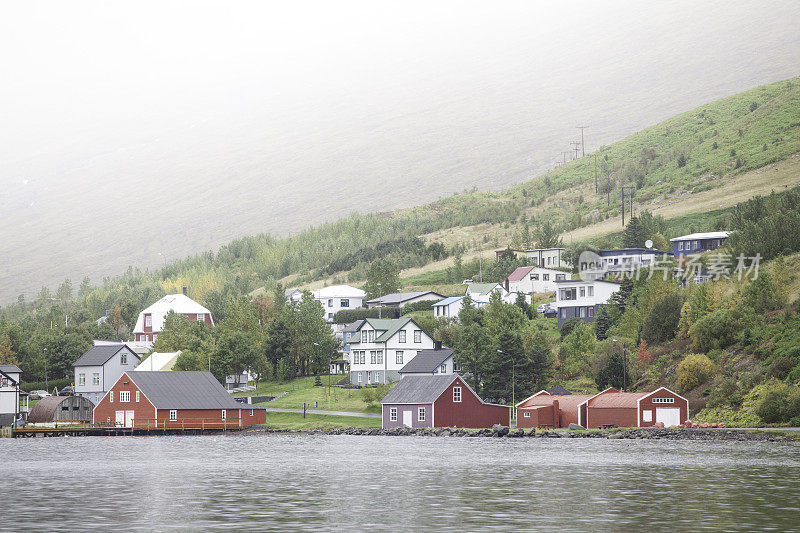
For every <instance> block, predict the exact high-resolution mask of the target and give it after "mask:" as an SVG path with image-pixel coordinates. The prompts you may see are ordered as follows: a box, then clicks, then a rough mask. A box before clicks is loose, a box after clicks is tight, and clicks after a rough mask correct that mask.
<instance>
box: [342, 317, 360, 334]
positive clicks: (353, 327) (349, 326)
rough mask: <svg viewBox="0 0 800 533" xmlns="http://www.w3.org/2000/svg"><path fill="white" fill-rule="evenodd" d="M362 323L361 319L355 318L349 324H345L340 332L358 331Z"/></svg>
mask: <svg viewBox="0 0 800 533" xmlns="http://www.w3.org/2000/svg"><path fill="white" fill-rule="evenodd" d="M363 323H364V321H363V320H356V321H355V322H350V323H349V324H345V325H344V329H343V330H342V333H352V332H353V331H358V328H360V327H361V324H363Z"/></svg>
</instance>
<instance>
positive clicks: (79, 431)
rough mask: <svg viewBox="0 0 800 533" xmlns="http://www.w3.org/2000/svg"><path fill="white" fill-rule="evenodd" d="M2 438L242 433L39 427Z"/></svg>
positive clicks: (8, 431) (12, 430)
mask: <svg viewBox="0 0 800 533" xmlns="http://www.w3.org/2000/svg"><path fill="white" fill-rule="evenodd" d="M3 429H4V430H5V431H3V434H2V435H0V437H8V438H13V439H26V438H40V437H123V436H124V437H130V436H147V435H214V434H219V433H226V432H228V431H240V430H241V428H238V427H229V428H226V427H206V428H196V427H192V428H182V427H166V428H164V427H160V428H155V427H150V428H148V427H134V428H126V427H92V426H84V427H75V426H72V427H70V426H64V427H38V428H3Z"/></svg>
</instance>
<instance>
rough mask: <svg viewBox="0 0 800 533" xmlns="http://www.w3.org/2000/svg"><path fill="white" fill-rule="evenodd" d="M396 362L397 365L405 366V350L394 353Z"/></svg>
mask: <svg viewBox="0 0 800 533" xmlns="http://www.w3.org/2000/svg"><path fill="white" fill-rule="evenodd" d="M394 362H395V364H396V365H402V364H403V350H397V351H396V352H394Z"/></svg>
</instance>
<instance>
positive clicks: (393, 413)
mask: <svg viewBox="0 0 800 533" xmlns="http://www.w3.org/2000/svg"><path fill="white" fill-rule="evenodd" d="M389 421H390V422H397V407H390V408H389Z"/></svg>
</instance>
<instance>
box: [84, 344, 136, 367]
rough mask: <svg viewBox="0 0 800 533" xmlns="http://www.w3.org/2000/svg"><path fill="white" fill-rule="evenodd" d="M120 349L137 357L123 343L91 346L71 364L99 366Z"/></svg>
mask: <svg viewBox="0 0 800 533" xmlns="http://www.w3.org/2000/svg"><path fill="white" fill-rule="evenodd" d="M120 350H128V351H129V352H130V353H132V354H133V355H134V356H135V357H137V358H138V357H139V356H138V355H136V354H135V353H133V351H132V350H131V349H130V348H128V347H127V346H125V345H124V344H109V345H106V346H93V347H92V348H90V349H89V351H88V352H86V353H85V354H83V355H82V356H81V357H80V359H78V360H77V361H75V362H74V363H72V366H101V365H104V364H106V361H108V360H109V359H111V358H112V357H114V356H115V355H116V354H117V353H118V352H119V351H120Z"/></svg>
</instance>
